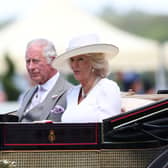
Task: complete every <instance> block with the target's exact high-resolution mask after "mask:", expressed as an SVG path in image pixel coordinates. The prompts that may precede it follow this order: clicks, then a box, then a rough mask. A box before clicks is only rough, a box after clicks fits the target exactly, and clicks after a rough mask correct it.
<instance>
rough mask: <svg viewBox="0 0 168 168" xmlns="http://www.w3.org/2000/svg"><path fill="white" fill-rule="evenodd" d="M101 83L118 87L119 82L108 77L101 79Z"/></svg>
mask: <svg viewBox="0 0 168 168" xmlns="http://www.w3.org/2000/svg"><path fill="white" fill-rule="evenodd" d="M99 85H104V86H109V87H110V86H114V87H118V84H117V83H116V82H115V81H113V80H111V79H108V78H103V79H101V80H100V82H99Z"/></svg>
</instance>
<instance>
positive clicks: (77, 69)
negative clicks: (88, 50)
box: [70, 55, 92, 82]
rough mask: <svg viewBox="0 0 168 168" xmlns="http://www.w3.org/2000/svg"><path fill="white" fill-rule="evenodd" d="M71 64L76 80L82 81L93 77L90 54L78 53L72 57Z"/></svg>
mask: <svg viewBox="0 0 168 168" xmlns="http://www.w3.org/2000/svg"><path fill="white" fill-rule="evenodd" d="M70 66H71V69H72V71H73V73H74V77H75V79H76V80H78V81H80V82H81V81H85V80H89V77H91V73H92V65H91V61H90V57H89V56H86V55H78V56H75V57H72V58H70Z"/></svg>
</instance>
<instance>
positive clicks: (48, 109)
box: [17, 39, 72, 122]
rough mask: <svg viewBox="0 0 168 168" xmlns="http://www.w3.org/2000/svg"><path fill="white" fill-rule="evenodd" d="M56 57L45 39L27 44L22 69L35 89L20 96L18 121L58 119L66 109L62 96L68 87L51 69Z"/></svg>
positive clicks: (55, 71)
mask: <svg viewBox="0 0 168 168" xmlns="http://www.w3.org/2000/svg"><path fill="white" fill-rule="evenodd" d="M56 55H57V54H56V50H55V47H54V45H53V43H52V42H50V41H48V40H46V39H35V40H32V41H30V42H29V43H28V45H27V49H26V55H25V60H26V68H27V71H28V74H29V76H30V78H31V80H32V81H33V83H34V84H35V86H34V87H33V88H31V89H30V90H28V91H27V92H26V93H25V94H24V95H23V98H22V101H21V106H20V108H19V110H18V111H17V113H18V117H19V121H20V122H32V121H41V120H52V121H55V122H59V121H60V120H61V115H62V113H63V112H64V110H65V108H66V97H65V94H66V91H67V90H68V89H69V88H70V87H71V86H72V85H71V84H70V83H68V82H67V81H66V80H65V79H64V78H63V77H62V76H61V74H60V73H59V72H58V71H57V70H56V69H55V68H53V67H52V65H51V63H52V62H53V60H54V59H55V58H56Z"/></svg>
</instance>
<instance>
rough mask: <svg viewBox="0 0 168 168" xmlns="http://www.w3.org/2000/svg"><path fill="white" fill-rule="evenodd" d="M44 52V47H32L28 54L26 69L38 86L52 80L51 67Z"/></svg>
mask: <svg viewBox="0 0 168 168" xmlns="http://www.w3.org/2000/svg"><path fill="white" fill-rule="evenodd" d="M42 51H43V50H42V47H39V46H31V47H30V48H28V50H27V52H26V68H27V71H28V73H29V76H30V78H31V79H32V81H33V82H35V83H36V84H43V83H45V82H46V81H47V80H48V79H49V78H50V72H51V66H50V64H49V63H48V62H47V59H46V58H45V57H44V56H43V53H42Z"/></svg>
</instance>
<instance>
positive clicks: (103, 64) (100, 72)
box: [87, 53, 109, 77]
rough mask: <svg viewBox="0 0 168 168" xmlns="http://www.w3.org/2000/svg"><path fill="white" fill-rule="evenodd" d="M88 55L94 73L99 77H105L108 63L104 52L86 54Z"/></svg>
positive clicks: (107, 71)
mask: <svg viewBox="0 0 168 168" xmlns="http://www.w3.org/2000/svg"><path fill="white" fill-rule="evenodd" d="M87 56H89V57H90V60H91V64H92V67H93V69H94V70H95V74H96V75H97V76H100V77H106V76H107V75H108V74H109V63H108V59H107V56H106V55H105V54H104V53H92V54H87Z"/></svg>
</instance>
